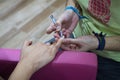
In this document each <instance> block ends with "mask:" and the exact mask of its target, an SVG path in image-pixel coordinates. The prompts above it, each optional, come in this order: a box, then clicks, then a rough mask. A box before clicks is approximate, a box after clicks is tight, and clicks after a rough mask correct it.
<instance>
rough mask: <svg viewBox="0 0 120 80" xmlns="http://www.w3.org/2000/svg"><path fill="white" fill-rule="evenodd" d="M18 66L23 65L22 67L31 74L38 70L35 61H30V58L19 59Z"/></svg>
mask: <svg viewBox="0 0 120 80" xmlns="http://www.w3.org/2000/svg"><path fill="white" fill-rule="evenodd" d="M17 66H19V67H21V69H22V70H25V72H26V73H29V75H32V74H33V73H34V72H35V71H36V69H35V67H34V65H33V63H31V62H29V61H28V60H21V61H19V63H18V65H17Z"/></svg>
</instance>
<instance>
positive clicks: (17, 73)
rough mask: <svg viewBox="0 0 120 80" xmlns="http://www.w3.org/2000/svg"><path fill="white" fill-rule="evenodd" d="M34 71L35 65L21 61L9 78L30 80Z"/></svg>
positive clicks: (12, 79) (10, 79)
mask: <svg viewBox="0 0 120 80" xmlns="http://www.w3.org/2000/svg"><path fill="white" fill-rule="evenodd" d="M33 73H34V69H33V66H31V65H30V64H29V62H25V61H22V62H19V63H18V64H17V66H16V68H15V70H14V71H13V72H12V74H11V76H10V78H9V79H8V80H29V79H30V77H31V76H32V74H33Z"/></svg>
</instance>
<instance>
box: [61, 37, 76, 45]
mask: <svg viewBox="0 0 120 80" xmlns="http://www.w3.org/2000/svg"><path fill="white" fill-rule="evenodd" d="M63 43H64V44H78V41H77V40H76V39H71V38H66V39H64V40H63Z"/></svg>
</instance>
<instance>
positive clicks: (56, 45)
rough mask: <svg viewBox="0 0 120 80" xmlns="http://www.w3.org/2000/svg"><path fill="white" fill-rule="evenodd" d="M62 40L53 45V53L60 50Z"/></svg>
mask: <svg viewBox="0 0 120 80" xmlns="http://www.w3.org/2000/svg"><path fill="white" fill-rule="evenodd" d="M62 41H63V38H60V39H59V40H58V41H57V43H55V44H53V45H52V47H53V51H55V52H57V50H58V49H59V48H60V46H61V44H62Z"/></svg>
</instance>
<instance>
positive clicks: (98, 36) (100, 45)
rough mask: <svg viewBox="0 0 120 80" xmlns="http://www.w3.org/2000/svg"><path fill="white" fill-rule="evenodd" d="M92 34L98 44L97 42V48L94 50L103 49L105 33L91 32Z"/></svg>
mask: <svg viewBox="0 0 120 80" xmlns="http://www.w3.org/2000/svg"><path fill="white" fill-rule="evenodd" d="M93 34H94V35H95V36H96V37H97V39H98V41H99V44H98V48H97V49H96V50H104V47H105V36H106V34H104V35H103V33H102V32H101V33H99V34H98V33H95V32H93Z"/></svg>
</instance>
